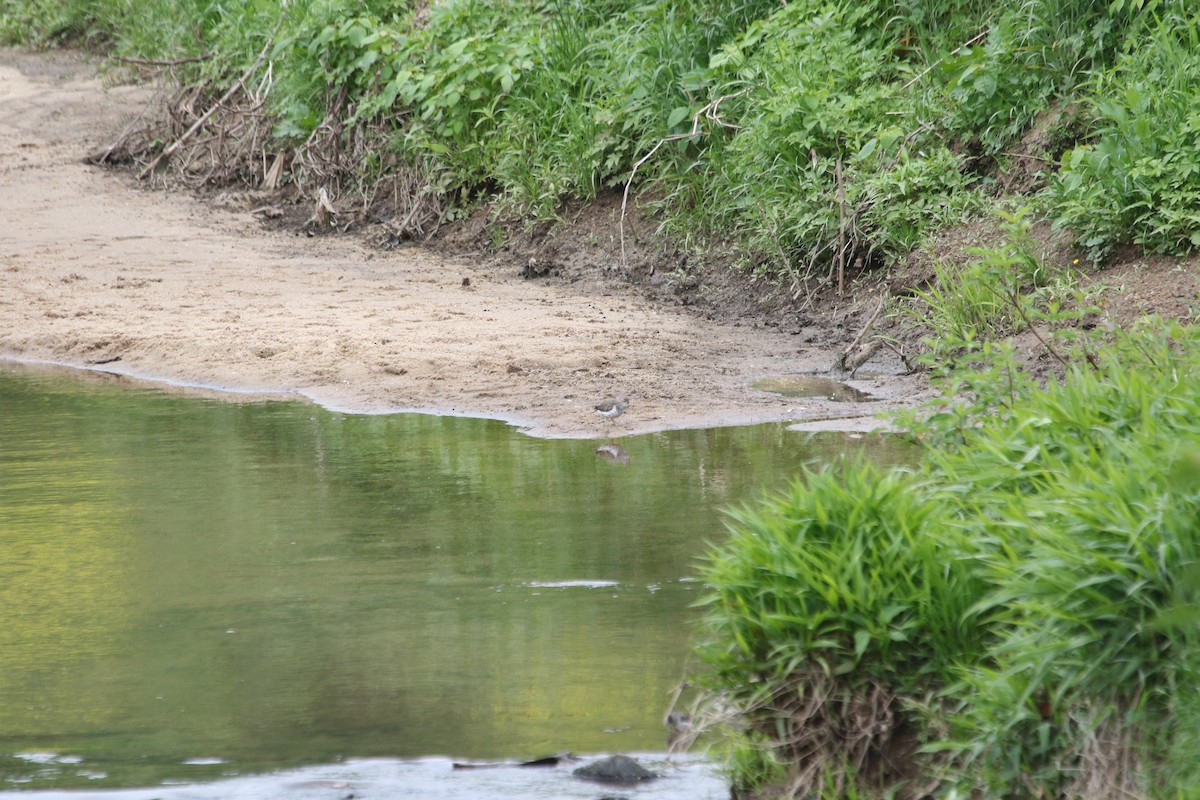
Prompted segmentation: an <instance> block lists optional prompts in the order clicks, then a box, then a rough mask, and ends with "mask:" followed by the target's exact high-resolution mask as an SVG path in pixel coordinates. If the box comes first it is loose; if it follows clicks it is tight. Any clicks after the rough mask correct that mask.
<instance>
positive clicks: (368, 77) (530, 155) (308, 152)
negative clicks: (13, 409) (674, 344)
mask: <svg viewBox="0 0 1200 800" xmlns="http://www.w3.org/2000/svg"><path fill="white" fill-rule="evenodd" d="M1198 13H1200V12H1196V11H1195V10H1194V9H1191V8H1190V7H1188V4H1185V3H1179V2H1171V1H1170V0H1115V2H1108V3H1096V2H1093V0H1006V1H1005V2H1001V3H983V2H978V0H920V2H898V0H865V2H846V1H845V0H793V1H792V2H789V3H784V4H781V3H779V2H777V1H776V0H720V2H715V3H714V2H701V1H700V0H683V1H682V2H677V1H676V0H652V1H651V2H642V1H639V2H634V1H633V0H494V1H493V2H482V0H446V2H439V3H435V4H432V5H426V4H424V3H417V4H410V3H408V2H404V0H294V2H291V3H288V4H286V5H280V4H277V3H273V2H264V0H240V1H239V2H229V3H217V2H213V0H186V2H182V3H174V2H171V3H168V2H165V0H148V1H147V2H141V3H129V2H127V1H126V0H2V2H0V38H4V39H7V40H9V41H16V42H23V43H28V44H41V43H55V42H61V41H68V42H75V41H82V42H88V43H92V44H95V45H100V46H104V47H106V48H108V50H109V51H110V52H111V53H112V54H113V55H115V56H118V57H125V58H140V59H157V60H168V61H172V62H176V63H174V64H173V70H174V74H176V75H177V76H178V77H179V79H180V80H181V81H184V82H185V83H186V82H195V83H196V84H197V85H199V86H202V87H206V88H205V91H204V92H203V93H202V96H203V95H207V96H210V97H212V98H215V97H217V96H220V95H221V94H222V93H223V92H224V90H225V88H226V87H228V86H229V85H230V84H233V83H234V81H235V78H236V77H237V76H239V75H242V74H243V73H244V72H245V73H246V75H247V76H248V77H247V80H246V81H245V84H246V86H247V87H251V86H256V87H260V89H261V90H262V91H263V92H264V93H265V94H266V97H265V102H266V105H267V106H268V108H270V109H271V111H272V114H273V119H274V127H273V133H274V136H273V137H272V138H271V140H270V141H269V142H267V143H263V144H261V145H259V144H258V143H257V142H256V143H255V144H256V146H257V147H259V148H260V149H263V150H266V151H267V154H275V155H279V156H280V158H281V162H280V163H281V164H287V165H289V169H288V170H286V175H285V176H284V179H285V180H286V179H290V180H292V181H294V182H296V183H298V184H301V185H303V186H306V187H307V188H309V189H313V188H314V187H315V186H316V184H317V183H318V182H319V183H320V185H321V186H330V185H333V184H331V183H330V181H334V183H335V184H338V182H339V181H340V184H338V185H343V186H346V187H350V186H357V187H358V188H359V191H361V192H362V193H363V194H364V195H367V196H368V197H371V196H374V195H373V190H372V187H374V186H376V185H378V184H379V182H381V181H386V180H388V179H389V177H395V176H396V175H398V174H401V173H403V174H404V175H405V179H404V180H403V181H402V183H403V184H404V185H403V190H404V191H405V192H407V193H408V194H410V195H412V196H413V198H415V197H417V196H420V195H424V196H436V197H438V198H441V199H442V200H443V201H446V202H448V203H449V209H450V210H449V211H448V212H445V213H449V214H451V215H453V214H455V213H460V212H461V211H463V210H465V209H469V208H471V207H473V206H474V205H475V204H477V203H478V202H481V201H484V202H496V203H499V207H500V208H501V209H502V210H507V211H508V212H510V213H516V214H520V215H525V216H532V217H534V218H548V217H552V216H553V215H555V214H556V213H557V211H558V210H559V209H560V208H561V207H562V205H563V204H564V203H565V202H568V201H580V200H582V201H587V200H589V199H591V198H592V197H594V196H595V195H596V194H597V193H598V192H600V191H603V190H604V189H606V188H610V187H623V186H624V185H625V184H626V182H629V181H631V180H632V181H633V182H634V184H635V185H634V186H633V188H634V189H635V190H638V191H639V192H640V193H641V194H640V196H641V198H642V200H643V203H645V204H648V205H649V206H650V207H652V208H655V209H657V210H659V211H660V212H661V213H662V214H663V217H664V221H665V223H666V227H667V229H668V230H671V231H675V232H678V233H685V234H687V235H692V234H695V233H708V234H713V235H717V236H720V237H722V238H726V239H732V240H734V241H737V242H740V243H741V244H742V245H743V246H744V247H745V248H746V251H747V254H748V255H749V256H751V261H752V263H754V264H756V265H757V268H758V269H759V270H760V271H761V272H763V273H765V274H768V275H772V276H774V277H776V278H777V279H782V280H785V281H787V280H790V281H791V282H792V283H793V284H794V285H797V286H798V285H801V284H803V285H805V286H809V285H813V284H815V283H821V282H828V281H830V280H831V278H832V276H833V273H834V270H833V268H831V267H830V265H831V264H837V265H839V267H840V271H841V272H843V273H847V274H850V275H851V276H853V275H854V274H856V270H857V271H862V270H864V269H868V268H870V267H872V266H874V265H878V264H886V263H890V262H892V261H894V260H895V259H896V258H898V257H900V256H902V255H904V254H905V253H907V252H908V251H909V250H911V249H912V248H913V247H914V246H916V245H918V244H920V243H921V242H922V241H923V240H924V239H925V237H927V236H929V235H930V234H931V233H933V232H936V231H938V230H939V229H942V228H944V227H946V226H949V225H953V224H956V223H959V222H961V221H962V220H964V219H967V218H969V217H971V216H974V215H977V214H979V213H980V212H981V211H983V210H986V209H987V208H988V207H990V206H991V205H992V203H993V200H994V197H995V196H997V195H999V194H1002V191H1001V189H1000V188H999V187H1000V185H1001V183H1002V182H1001V181H998V180H997V178H998V177H1000V175H1001V172H1002V171H1003V169H1004V164H1005V159H1006V158H1009V157H1010V153H1009V151H1011V150H1013V149H1014V148H1017V149H1020V147H1021V146H1022V142H1021V138H1022V136H1023V135H1024V134H1025V133H1026V132H1027V131H1028V130H1030V129H1031V127H1034V126H1036V125H1037V124H1038V121H1039V120H1040V119H1042V118H1043V116H1044V115H1046V114H1048V113H1051V112H1054V111H1055V110H1061V109H1068V108H1069V109H1071V110H1072V113H1071V114H1069V115H1066V119H1068V120H1069V121H1068V122H1066V123H1064V124H1063V126H1062V127H1061V128H1060V129H1058V130H1056V131H1054V132H1053V134H1054V135H1053V136H1051V137H1050V139H1051V143H1050V144H1049V145H1048V146H1049V148H1050V149H1049V150H1045V151H1039V152H1036V153H1034V154H1033V155H1035V156H1037V157H1039V158H1045V159H1046V163H1047V169H1046V177H1047V178H1048V179H1049V187H1048V188H1047V189H1046V191H1045V193H1044V196H1042V197H1041V198H1040V199H1039V200H1038V201H1037V202H1036V203H1035V204H1034V205H1035V208H1036V210H1037V213H1038V215H1039V216H1042V215H1046V216H1049V217H1050V218H1051V219H1053V220H1054V221H1055V223H1056V224H1058V225H1059V226H1062V227H1065V228H1067V229H1069V230H1071V231H1072V232H1074V233H1076V234H1077V235H1078V236H1079V238H1080V243H1081V244H1082V245H1083V246H1084V247H1085V248H1087V250H1088V252H1089V254H1090V256H1091V257H1092V258H1093V259H1094V260H1098V259H1101V258H1103V257H1104V256H1105V255H1106V254H1107V253H1108V252H1110V251H1111V250H1112V249H1113V248H1114V247H1116V246H1117V245H1119V244H1122V243H1127V242H1128V243H1134V244H1138V245H1142V246H1144V247H1147V248H1149V249H1152V250H1155V251H1159V252H1166V253H1182V252H1186V251H1188V250H1191V249H1192V248H1194V247H1195V246H1196V245H1197V243H1200V232H1198V231H1200V219H1198V218H1197V215H1196V211H1195V209H1196V207H1197V202H1196V201H1197V199H1198V198H1200V167H1198V166H1197V165H1200V151H1198V150H1197V145H1196V141H1197V140H1200V137H1198V136H1197V135H1196V133H1197V129H1196V126H1197V121H1196V119H1195V118H1194V117H1195V111H1194V109H1195V108H1196V107H1197V99H1198V98H1197V94H1196V91H1197V90H1196V88H1195V87H1196V86H1197V85H1198V84H1200V82H1198V81H1197V76H1198V74H1200V66H1198V65H1200V60H1198V59H1200V55H1197V54H1198V53H1200V47H1197V38H1196V37H1197V35H1198V34H1197V32H1196V31H1197V29H1198V27H1200V25H1198V22H1200V17H1198ZM264 44H268V45H269V47H267V49H266V50H265V51H263V49H262V48H263V45H264ZM260 52H263V57H262V58H261V59H257V60H256V55H257V54H258V53H260ZM186 59H197V60H196V61H184V60H186ZM180 61H184V63H178V62H180ZM248 68H249V69H248ZM256 99H260V98H256ZM256 107H257V106H256ZM220 116H221V115H215V116H214V119H213V120H212V121H211V122H210V123H209V124H213V125H220V124H221V123H220ZM230 127H231V128H232V127H233V126H232V125H231V126H230ZM230 138H236V137H230ZM151 140H152V141H153V142H154V146H156V147H159V148H161V147H162V146H164V145H163V144H162V142H163V141H164V139H161V138H158V139H155V138H153V137H152V139H151ZM165 141H170V139H169V138H168V139H165ZM664 145H665V146H664ZM316 151H321V152H319V153H317V152H316ZM135 155H140V156H141V158H142V162H143V163H147V162H152V160H153V159H154V157H155V156H157V155H158V152H146V153H143V154H135ZM263 155H264V153H262V152H256V153H251V154H250V156H246V155H245V154H243V155H242V157H243V158H247V160H248V161H252V162H253V164H251V165H249V166H248V168H247V169H246V170H243V171H241V172H237V173H235V175H236V177H237V178H238V179H241V180H250V181H252V182H253V181H255V180H257V181H262V180H263V179H264V178H265V175H264V173H265V172H267V171H269V169H270V164H271V163H272V159H271V158H264V157H263ZM1060 155H1062V156H1063V157H1062V161H1061V169H1060V168H1059V167H1060V163H1059V160H1058V159H1059V156H1060ZM317 162H319V163H320V168H316V167H315V166H314V164H315V163H317ZM156 166H157V164H156ZM413 175H415V176H417V178H412V177H411V176H413ZM248 176H249V177H248ZM315 176H316V177H319V178H320V180H319V181H318V180H317V179H316V177H315ZM379 194H381V195H382V194H387V193H386V192H381V193H379ZM445 213H443V216H444V215H445Z"/></svg>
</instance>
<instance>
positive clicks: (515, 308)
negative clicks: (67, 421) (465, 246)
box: [0, 50, 925, 436]
mask: <svg viewBox="0 0 1200 800" xmlns="http://www.w3.org/2000/svg"><path fill="white" fill-rule="evenodd" d="M146 96H147V93H146V91H145V90H144V89H141V88H138V87H131V86H116V87H109V88H105V86H104V85H103V84H102V83H101V81H100V80H99V79H97V77H96V75H95V68H94V66H92V65H89V64H88V63H87V62H85V61H83V60H81V59H79V57H77V56H74V55H71V54H64V53H51V54H37V55H30V54H24V53H20V52H17V51H14V50H0V358H8V359H17V360H28V361H45V362H54V363H61V364H65V365H70V366H77V367H90V368H93V369H103V370H106V371H111V372H117V373H121V374H126V375H130V376H135V377H143V378H150V379H156V380H165V381H171V382H177V383H182V384H186V385H194V386H204V387H214V388H221V389H236V390H251V391H266V392H272V393H299V394H301V395H303V396H305V397H308V398H311V399H312V400H314V401H316V402H318V403H321V404H323V405H328V406H331V407H335V408H340V409H345V410H352V411H366V412H388V411H399V410H421V411H433V412H443V413H455V414H464V415H471V416H484V417H494V418H501V419H506V420H509V421H511V422H513V423H515V424H518V425H520V426H522V427H524V428H526V429H527V430H529V432H531V433H534V434H538V435H548V436H603V435H609V434H628V433H636V432H647V431H652V430H661V429H667V428H678V427H699V426H715V425H726V424H737V423H746V422H754V421H767V420H783V419H826V418H831V417H843V418H855V417H858V418H864V419H863V421H862V422H861V423H853V424H855V425H857V424H867V425H869V424H871V422H870V416H871V415H873V414H874V413H875V412H876V411H877V410H878V408H879V407H880V404H850V403H830V402H828V401H824V400H817V399H811V400H810V399H805V400H794V399H786V398H781V397H778V396H776V395H771V394H768V393H765V392H760V391H757V390H755V389H753V388H751V387H750V383H751V382H752V381H753V380H754V379H756V378H759V377H762V376H768V375H779V374H788V373H803V372H813V371H816V372H820V371H824V370H826V369H828V367H829V365H830V364H831V363H832V361H833V357H834V354H833V352H831V351H828V350H822V349H813V348H812V346H811V345H809V344H806V343H805V341H804V340H805V339H806V338H813V337H805V336H798V335H794V334H791V333H780V332H777V331H774V330H769V329H768V330H763V329H755V328H751V327H749V326H747V325H739V324H735V323H726V324H717V323H714V322H709V321H705V320H701V319H698V318H697V317H696V316H694V315H691V314H689V313H688V312H687V311H686V310H682V309H677V308H670V307H665V306H662V305H659V304H657V303H655V302H654V301H651V300H647V299H645V298H644V297H643V296H641V295H639V294H638V293H637V292H636V291H635V290H633V289H622V288H620V287H615V286H614V285H612V284H609V283H603V282H597V281H587V280H584V281H577V282H575V283H571V284H564V283H554V282H547V281H529V280H524V279H522V278H521V277H520V276H519V275H518V274H517V271H516V270H515V269H507V268H499V267H495V266H488V265H486V264H483V263H472V262H470V261H466V260H456V261H445V260H441V259H439V258H438V257H436V256H434V255H431V254H429V253H427V252H423V251H421V250H418V249H407V250H398V251H391V252H382V251H379V250H376V249H373V248H370V247H368V246H366V245H363V244H361V243H359V242H358V241H357V240H355V239H354V238H352V237H326V238H307V237H303V236H296V235H291V234H287V233H278V232H269V231H266V230H263V228H262V227H261V225H260V224H259V222H258V221H257V220H256V219H255V217H254V216H253V215H252V214H251V213H250V212H248V211H238V210H233V209H232V208H230V207H228V206H222V204H220V203H219V202H218V203H216V204H214V203H211V202H201V201H200V200H198V199H196V198H193V197H190V196H184V195H179V194H171V193H164V192H158V191H151V190H146V189H143V188H139V187H138V186H136V185H134V183H133V182H132V180H131V179H130V178H128V177H127V176H121V175H117V174H113V173H107V172H104V171H102V170H100V169H97V168H94V167H90V166H87V165H85V164H84V163H82V161H81V159H82V157H83V156H84V155H85V154H86V153H87V152H89V151H90V150H94V149H95V148H96V147H97V146H98V145H102V144H103V143H104V142H105V141H106V140H107V139H111V137H112V136H114V135H115V133H116V132H117V131H119V129H120V128H121V126H122V125H123V124H124V123H125V122H126V121H127V120H128V119H130V118H131V117H132V116H134V115H136V114H137V113H138V112H139V111H140V110H141V108H142V104H143V103H144V102H145V99H146ZM468 283H469V285H467V284H468ZM102 362H103V363H102ZM855 385H856V386H857V387H858V388H862V389H865V390H867V391H869V392H872V393H873V394H875V395H877V396H879V397H881V398H883V399H884V400H887V401H890V402H893V403H898V402H907V401H912V400H914V399H916V398H918V397H919V396H920V395H921V394H922V393H923V392H924V391H925V390H924V386H923V382H922V380H921V379H920V378H910V377H887V378H883V379H871V380H864V381H859V382H856V383H855ZM614 394H615V395H627V396H628V397H629V399H630V405H629V410H628V412H627V413H626V414H625V416H623V417H621V418H620V419H619V420H618V421H616V422H615V423H610V422H608V421H606V420H604V419H601V418H600V417H598V416H597V415H596V414H595V413H594V412H593V411H592V407H593V405H594V404H595V403H597V402H599V401H600V400H602V399H604V398H605V397H607V396H610V395H614ZM845 424H846V423H843V425H845Z"/></svg>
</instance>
